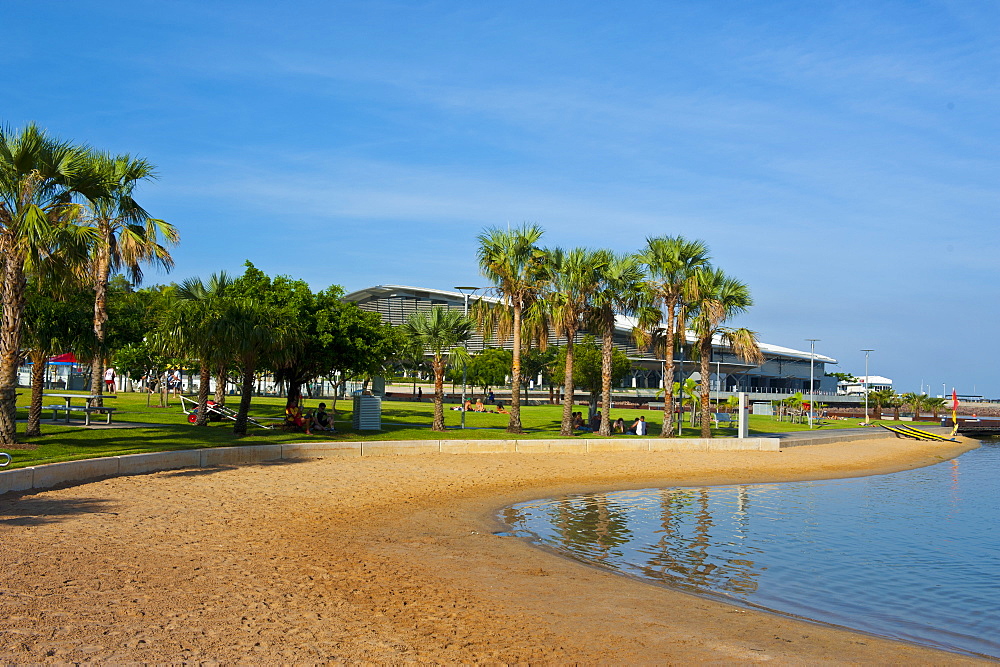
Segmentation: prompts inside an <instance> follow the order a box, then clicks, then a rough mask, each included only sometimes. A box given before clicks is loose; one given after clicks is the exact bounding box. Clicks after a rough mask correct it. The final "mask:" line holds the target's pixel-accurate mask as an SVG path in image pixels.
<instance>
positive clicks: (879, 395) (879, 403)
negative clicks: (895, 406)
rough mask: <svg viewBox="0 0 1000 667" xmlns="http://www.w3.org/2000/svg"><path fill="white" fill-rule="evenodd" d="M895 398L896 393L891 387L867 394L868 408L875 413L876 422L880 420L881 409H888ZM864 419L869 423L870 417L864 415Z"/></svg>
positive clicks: (874, 390)
mask: <svg viewBox="0 0 1000 667" xmlns="http://www.w3.org/2000/svg"><path fill="white" fill-rule="evenodd" d="M895 397H896V391H895V390H894V389H892V388H891V387H889V388H886V389H873V390H871V391H869V392H868V404H869V408H870V410H871V411H872V412H874V413H875V420H876V421H877V420H879V419H882V408H887V407H890V406H891V405H892V401H893V399H895ZM865 418H866V419H868V421H871V417H870V415H866V416H865Z"/></svg>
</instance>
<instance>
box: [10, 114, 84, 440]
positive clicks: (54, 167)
mask: <svg viewBox="0 0 1000 667" xmlns="http://www.w3.org/2000/svg"><path fill="white" fill-rule="evenodd" d="M84 158H85V153H84V151H83V150H82V149H81V148H79V147H77V146H74V145H72V144H69V143H66V142H61V141H57V140H55V139H53V138H51V137H49V136H47V135H46V134H45V132H44V131H42V130H41V129H39V128H38V126H36V125H34V124H29V125H27V126H26V127H24V128H23V129H21V130H20V131H17V132H15V131H11V130H9V129H7V128H2V127H0V270H2V272H3V280H2V281H0V303H3V319H2V322H0V443H14V442H15V441H16V434H17V432H16V426H15V422H14V417H15V413H16V410H17V393H16V389H17V369H18V366H19V365H20V362H21V332H22V326H21V325H22V319H23V314H24V304H25V285H26V269H28V268H29V267H31V266H32V265H34V266H36V267H37V266H39V265H40V264H43V263H46V262H48V261H51V260H54V259H60V258H62V257H65V256H66V255H67V254H69V251H71V250H72V249H73V246H72V244H71V243H69V244H68V243H67V242H66V241H67V237H69V239H68V240H70V241H72V240H73V238H74V237H77V236H78V235H77V234H76V232H75V229H76V228H75V227H74V226H73V225H72V224H71V223H72V222H73V221H74V219H75V217H76V216H77V215H78V213H79V207H78V206H77V205H76V204H74V203H73V202H72V197H73V195H74V194H75V193H81V194H89V193H93V192H95V191H96V188H95V187H94V181H93V179H92V178H91V177H90V174H89V172H88V171H87V170H86V169H85V166H86V160H85V159H84ZM60 232H63V234H60ZM60 236H62V238H61V239H60V238H59V237H60Z"/></svg>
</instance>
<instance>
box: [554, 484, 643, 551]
mask: <svg viewBox="0 0 1000 667" xmlns="http://www.w3.org/2000/svg"><path fill="white" fill-rule="evenodd" d="M551 515H552V525H553V526H554V527H555V530H556V533H557V535H558V539H559V541H561V542H562V545H563V546H565V547H566V548H568V549H569V550H570V551H571V552H572V553H574V554H576V555H578V556H581V557H584V558H587V559H594V560H597V561H602V562H603V561H606V560H608V558H609V557H613V556H620V555H621V554H620V552H618V551H617V550H616V549H615V547H619V546H621V545H623V544H626V543H627V542H628V541H629V539H630V538H631V537H632V531H631V530H629V528H628V515H627V514H626V513H625V511H624V510H623V509H622V508H621V507H619V506H617V505H615V504H613V503H611V502H609V501H608V497H607V496H606V495H604V494H594V495H590V496H585V497H582V498H566V499H562V500H559V501H557V502H556V503H555V504H554V506H553V507H552V509H551Z"/></svg>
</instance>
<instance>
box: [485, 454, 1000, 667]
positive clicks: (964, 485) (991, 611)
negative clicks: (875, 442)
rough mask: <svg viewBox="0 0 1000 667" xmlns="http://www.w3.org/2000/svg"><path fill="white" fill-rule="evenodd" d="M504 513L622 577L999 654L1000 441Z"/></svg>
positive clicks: (530, 533) (525, 531)
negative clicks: (933, 457)
mask: <svg viewBox="0 0 1000 667" xmlns="http://www.w3.org/2000/svg"><path fill="white" fill-rule="evenodd" d="M502 518H503V519H504V520H505V521H506V522H507V523H508V525H509V526H510V527H511V532H512V533H513V534H515V535H519V536H525V537H529V538H530V539H532V540H534V541H536V542H538V543H541V544H544V545H546V546H549V547H552V548H554V549H556V550H558V551H560V552H562V553H564V554H566V555H569V556H572V557H573V558H576V559H579V560H582V561H585V562H588V563H592V564H595V565H600V566H603V567H607V568H610V569H613V570H616V571H619V572H622V573H625V574H630V575H636V576H639V577H643V578H647V579H651V580H654V581H656V582H658V583H665V584H668V585H670V586H673V587H677V588H683V589H686V590H694V591H698V592H701V593H707V594H711V595H715V596H720V597H724V598H726V599H728V600H730V601H733V600H736V601H742V602H745V603H749V604H752V605H759V606H762V607H766V608H768V609H772V610H775V611H780V612H784V613H789V614H795V615H798V616H804V617H806V618H810V619H813V620H817V621H822V622H825V623H834V624H837V625H842V626H846V627H850V628H855V629H858V630H863V631H865V632H871V633H874V634H879V635H883V636H887V637H894V638H897V639H904V640H909V641H914V642H918V643H921V644H926V645H931V646H937V647H941V648H947V649H951V650H957V651H962V652H971V653H980V654H986V655H990V656H994V657H1000V445H998V444H993V443H988V444H985V445H984V446H983V447H981V448H979V449H977V450H974V451H971V452H968V453H966V454H963V455H962V456H961V457H959V458H958V459H956V460H954V461H947V462H944V463H940V464H938V465H935V466H931V467H928V468H921V469H919V470H912V471H908V472H903V473H896V474H892V475H881V476H878V477H865V478H860V479H848V480H835V481H824V482H797V483H785V484H752V485H747V486H726V487H705V488H672V489H644V490H640V491H627V492H619V493H606V494H588V495H580V496H569V497H565V498H558V499H553V500H541V501H535V502H530V503H523V504H521V505H516V506H514V507H511V508H508V509H506V510H504V512H503V514H502Z"/></svg>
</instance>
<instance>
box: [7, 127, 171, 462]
mask: <svg viewBox="0 0 1000 667" xmlns="http://www.w3.org/2000/svg"><path fill="white" fill-rule="evenodd" d="M153 177H154V170H153V166H152V165H151V164H150V163H149V162H148V161H146V160H144V159H143V158H139V157H135V156H131V155H127V154H123V155H113V154H110V153H106V152H102V151H98V150H95V149H93V148H91V147H89V146H81V145H78V144H73V143H69V142H63V141H59V140H57V139H54V138H52V137H50V136H48V135H47V134H46V133H45V132H43V131H42V130H40V129H39V128H38V127H37V126H35V125H34V124H31V125H28V126H26V127H24V128H23V129H21V130H17V131H14V130H10V129H8V128H0V273H2V275H3V282H2V285H0V300H2V303H3V317H2V322H0V443H4V444H6V443H13V442H14V441H15V436H16V430H15V423H14V418H15V411H16V409H17V405H16V401H17V392H16V388H17V372H18V367H19V366H20V363H21V360H22V358H23V353H24V340H25V336H26V333H27V335H28V336H29V337H33V338H34V339H35V342H37V341H38V340H39V338H45V337H47V336H48V335H49V333H51V332H45V331H41V330H39V331H30V330H29V329H28V327H26V326H25V323H24V319H25V310H26V308H27V297H28V294H29V291H28V287H29V285H30V286H31V291H32V292H33V293H41V294H47V295H51V296H52V297H53V299H54V302H67V301H69V300H70V299H71V298H73V297H72V295H73V293H74V292H75V291H79V290H80V289H81V288H82V289H86V290H87V291H88V294H89V296H90V301H91V313H92V317H91V319H90V330H91V332H92V336H90V337H89V344H88V345H87V346H84V347H81V348H80V349H81V351H82V352H83V353H84V354H86V355H87V356H89V357H90V359H89V360H90V362H91V368H92V372H93V374H94V381H93V382H92V388H93V390H94V391H95V393H97V394H98V395H99V394H100V393H101V388H102V383H101V382H100V378H101V375H102V374H103V372H104V362H105V359H106V354H107V346H106V344H107V322H108V304H107V294H108V284H109V279H110V276H111V275H112V274H113V273H114V272H117V271H123V272H125V273H127V274H129V275H130V276H131V277H132V278H133V279H134V280H138V279H140V278H141V275H142V267H143V266H144V265H149V264H153V265H159V266H162V267H165V268H169V267H170V266H171V264H172V260H171V257H170V253H169V251H168V246H170V245H173V244H175V243H177V241H178V234H177V230H176V229H175V228H174V227H173V226H172V225H170V224H169V223H167V222H165V221H163V220H159V219H156V218H153V217H151V216H150V215H149V214H148V213H147V212H146V211H145V210H144V209H143V208H142V207H141V206H140V205H139V204H138V203H137V202H136V200H135V199H134V193H135V189H136V187H137V186H138V185H139V184H140V183H142V182H144V181H148V180H150V179H152V178H153ZM39 307H41V308H43V310H44V307H42V306H39ZM51 307H52V308H58V307H57V306H51ZM46 318H47V319H50V320H51V319H53V318H58V314H57V312H56V311H55V310H50V312H48V314H47V315H46V316H45V318H43V319H46ZM62 333H63V334H65V335H70V334H69V333H68V332H62ZM49 342H50V343H51V342H52V339H51V338H49ZM33 354H34V356H33V358H40V355H41V350H40V349H38V350H35V351H34V353H33ZM99 401H100V399H99V398H98V402H99ZM32 412H33V413H39V412H40V403H39V404H38V405H34V404H33V406H32ZM35 423H36V424H37V419H36V420H35ZM36 430H37V428H36V427H32V428H31V429H29V433H30V432H31V431H36Z"/></svg>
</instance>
